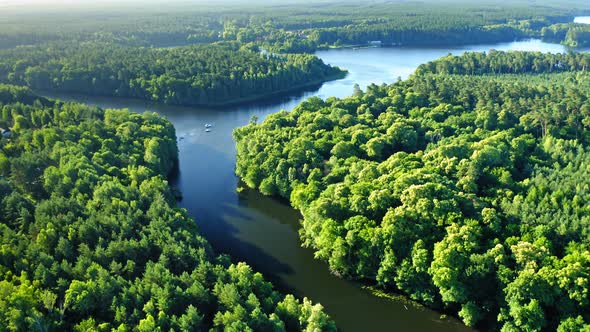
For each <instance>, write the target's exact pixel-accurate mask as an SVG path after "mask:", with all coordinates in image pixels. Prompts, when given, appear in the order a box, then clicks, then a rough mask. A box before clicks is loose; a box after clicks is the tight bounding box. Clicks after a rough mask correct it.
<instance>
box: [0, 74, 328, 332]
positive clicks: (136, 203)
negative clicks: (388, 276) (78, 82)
mask: <svg viewBox="0 0 590 332" xmlns="http://www.w3.org/2000/svg"><path fill="white" fill-rule="evenodd" d="M0 101H1V102H0V110H1V113H0V126H1V127H3V131H2V137H1V139H0V211H1V213H0V219H1V222H0V238H1V240H0V243H2V245H1V246H0V330H2V331H140V332H141V331H145V332H153V331H201V330H203V331H207V330H209V329H214V330H225V331H284V330H287V331H300V330H307V331H320V330H321V331H335V330H336V328H335V326H334V322H333V321H332V320H331V319H330V318H329V317H328V316H327V315H326V314H325V313H324V312H323V309H322V307H321V306H320V305H313V304H312V303H311V302H310V301H309V300H307V299H304V300H303V301H300V300H298V299H296V298H295V297H293V296H292V295H287V296H284V295H281V294H279V293H278V292H277V291H275V290H274V289H273V287H272V286H271V284H270V283H268V282H266V281H264V279H263V278H262V276H261V275H260V274H259V273H256V272H254V271H253V270H252V269H251V268H250V267H249V266H248V265H246V264H244V263H238V264H232V262H231V261H230V260H229V258H228V257H226V256H215V255H214V254H213V253H212V250H211V248H210V247H209V245H208V243H207V241H206V240H205V239H204V238H203V237H202V236H200V235H199V233H198V230H197V229H196V224H195V222H194V220H192V219H190V218H189V217H188V215H187V212H186V211H185V210H181V209H178V208H176V207H175V204H176V203H175V200H174V197H173V195H172V194H171V190H170V188H169V186H168V183H167V181H166V177H167V175H168V173H169V172H170V171H171V170H172V169H173V167H174V165H175V163H176V161H177V147H176V135H175V131H174V128H173V127H172V125H171V124H170V123H169V122H168V121H167V120H165V119H164V118H162V117H160V116H158V115H156V114H154V113H145V114H134V113H130V112H128V111H126V110H101V109H98V108H95V107H88V106H85V105H82V104H77V103H63V102H60V101H55V100H49V99H45V98H42V97H38V96H36V95H34V94H32V93H31V91H30V90H28V89H26V88H22V87H15V86H9V85H0Z"/></svg>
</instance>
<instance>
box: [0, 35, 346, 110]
mask: <svg viewBox="0 0 590 332" xmlns="http://www.w3.org/2000/svg"><path fill="white" fill-rule="evenodd" d="M343 74H344V73H343V72H342V71H341V70H339V69H338V68H333V67H331V66H328V65H326V64H324V62H323V61H322V60H320V59H318V58H317V57H316V56H313V55H305V54H289V55H275V54H270V53H265V52H259V51H258V49H256V48H254V49H248V48H245V47H242V48H239V47H238V45H237V44H236V43H232V44H223V45H196V46H186V47H178V48H171V49H155V48H141V47H123V46H119V45H117V44H111V43H83V44H81V45H78V44H75V43H53V44H47V45H43V46H29V47H24V46H23V47H17V48H14V49H8V50H2V51H0V82H4V83H12V84H18V85H28V86H30V87H32V88H34V89H40V90H49V91H61V92H75V93H83V94H89V95H103V96H120V97H132V98H141V99H147V100H153V101H159V102H164V103H168V104H183V105H219V104H228V103H235V102H238V101H243V100H250V99H254V98H260V97H264V96H268V95H271V94H274V93H278V92H284V91H286V90H292V89H295V88H298V87H299V88H300V87H302V86H306V85H309V84H311V83H313V84H318V83H321V82H324V81H326V80H329V79H334V78H337V77H341V76H342V75H343Z"/></svg>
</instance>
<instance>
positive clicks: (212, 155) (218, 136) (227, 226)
mask: <svg viewBox="0 0 590 332" xmlns="http://www.w3.org/2000/svg"><path fill="white" fill-rule="evenodd" d="M490 49H496V50H529V51H541V52H552V53H557V52H564V51H565V50H566V49H565V48H564V47H563V46H561V45H556V44H547V43H543V42H541V41H538V40H529V41H520V42H513V43H502V44H493V45H478V46H466V47H457V48H424V47H421V48H369V49H360V50H353V49H341V50H328V51H320V52H317V55H318V56H319V57H321V58H322V59H323V60H324V61H325V62H327V63H329V64H332V65H337V66H340V67H342V68H346V69H347V70H348V71H349V75H348V76H347V77H346V78H345V79H342V80H338V81H333V82H328V83H325V84H323V85H321V86H319V87H316V88H312V89H309V90H307V91H300V92H298V93H294V94H291V95H289V96H285V97H282V98H275V99H272V100H269V101H263V102H256V103H250V104H246V105H241V106H234V107H227V108H223V109H208V108H191V107H173V106H165V105H160V104H152V103H146V102H141V101H129V100H122V99H116V98H89V97H80V96H72V95H54V96H56V97H59V98H62V99H75V100H79V101H84V102H88V103H90V104H95V105H98V106H101V107H103V108H129V109H130V110H132V111H135V112H144V111H146V110H149V111H155V112H158V113H159V114H162V115H164V116H166V117H167V118H168V119H169V120H170V121H172V123H173V124H174V126H175V127H176V131H177V136H178V138H179V144H178V146H179V151H180V165H179V168H180V175H179V177H178V179H177V180H176V185H177V186H178V187H179V189H180V190H181V191H182V192H183V196H184V198H183V200H182V202H181V203H180V205H181V206H182V207H184V208H187V209H188V211H189V212H190V214H191V215H192V216H193V217H194V218H195V220H196V221H197V223H198V225H199V226H200V230H201V232H202V233H203V235H204V236H205V237H206V238H207V239H208V240H209V242H210V243H211V244H212V245H213V247H214V248H215V249H216V250H217V251H219V252H224V253H228V254H230V255H232V257H234V258H236V259H238V260H243V261H246V262H248V263H249V264H251V265H252V266H254V268H255V269H256V270H258V271H260V272H262V273H263V274H264V275H265V276H266V278H267V279H270V280H272V281H273V282H275V283H277V285H278V287H279V289H281V290H283V291H288V292H294V293H295V294H297V295H298V296H300V297H303V296H306V297H308V298H311V299H312V300H313V301H314V302H320V303H322V304H323V305H324V307H325V308H326V311H327V312H328V313H329V314H330V315H331V316H332V317H333V318H334V319H335V320H336V323H337V324H338V326H339V327H340V328H341V329H342V330H343V331H441V332H446V331H449V332H450V331H468V330H469V329H468V328H467V327H465V326H464V325H462V324H461V323H459V322H458V321H457V320H455V319H440V317H439V316H440V314H439V313H436V312H434V311H431V310H428V309H424V308H420V307H419V306H415V305H412V304H408V303H404V302H403V301H392V300H386V299H382V298H378V297H375V296H373V295H371V294H370V293H369V292H367V291H365V290H363V289H361V288H360V287H359V285H357V284H356V283H353V282H349V281H345V280H342V279H339V278H337V277H335V276H333V275H331V274H330V273H329V270H328V267H327V265H326V264H325V263H323V262H319V261H317V260H314V259H313V253H312V251H311V250H308V249H304V248H301V247H300V242H299V239H298V236H297V230H298V228H299V220H300V215H299V213H298V212H297V211H295V210H293V209H291V208H290V207H289V206H288V205H287V204H285V203H284V202H280V201H278V200H274V199H271V198H268V197H263V196H261V195H260V194H258V193H257V192H255V191H252V190H246V191H244V192H243V193H242V194H238V193H237V192H236V188H237V185H238V179H237V178H236V176H235V175H234V167H235V143H234V142H233V140H232V137H231V133H232V131H233V129H234V128H236V127H240V126H243V125H245V124H247V123H248V121H249V120H250V118H251V117H252V116H257V117H258V118H259V119H260V120H262V119H264V118H265V117H266V116H267V115H269V114H272V113H275V112H277V111H279V110H281V109H286V110H290V109H292V108H293V107H294V106H295V105H296V104H298V103H299V102H301V101H302V100H303V99H305V98H307V97H310V96H320V97H322V98H325V97H329V96H336V97H345V96H348V95H350V94H351V93H352V91H353V85H354V84H355V83H358V84H359V85H360V86H361V87H363V88H364V87H366V86H367V85H369V84H371V83H376V84H381V83H391V82H394V81H395V80H396V79H397V78H398V77H401V78H406V77H407V76H408V75H410V74H411V73H412V72H413V71H414V69H415V68H416V67H417V66H418V65H420V64H422V63H425V62H428V61H431V60H434V59H437V58H439V57H441V56H444V55H446V54H448V53H454V54H461V53H463V52H465V51H488V50H490ZM206 123H210V124H212V125H213V128H212V131H211V132H205V127H204V125H205V124H206Z"/></svg>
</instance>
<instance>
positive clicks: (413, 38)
mask: <svg viewBox="0 0 590 332" xmlns="http://www.w3.org/2000/svg"><path fill="white" fill-rule="evenodd" d="M85 6H88V7H89V8H86V7H85ZM119 7H121V6H119ZM122 7H125V8H117V7H113V6H111V7H109V6H105V7H104V8H95V7H92V5H91V4H86V5H78V6H75V5H73V6H69V7H67V8H64V7H59V6H57V7H56V8H52V9H51V10H46V13H43V12H39V11H31V10H23V9H22V8H21V9H19V8H18V7H17V8H6V9H3V12H4V13H3V14H4V16H3V17H2V18H3V19H2V20H1V21H0V31H1V32H0V48H10V47H14V46H17V45H26V44H39V43H44V42H47V41H55V40H78V41H111V42H117V43H121V44H125V45H133V46H177V45H184V44H192V43H211V42H216V41H239V42H241V43H249V42H255V43H257V44H260V45H264V47H265V48H266V49H269V50H273V51H275V52H277V51H285V52H311V51H313V50H315V49H317V48H318V47H327V46H338V45H342V44H365V43H367V42H368V41H372V40H381V41H383V42H385V43H390V44H400V43H401V44H406V45H410V44H414V45H415V44H420V45H424V44H428V45H432V44H444V45H449V44H469V43H485V42H495V41H512V40H514V39H516V38H522V37H539V36H540V33H541V29H542V28H544V27H548V26H550V25H552V24H555V23H567V22H571V21H572V20H573V17H574V16H575V15H580V14H583V13H588V12H590V4H589V3H588V2H586V1H582V0H537V1H527V0H515V1H510V2H505V3H503V4H502V6H498V5H497V3H494V2H493V1H485V0H484V1H477V2H473V1H467V0H444V1H433V0H427V1H401V0H394V1H371V0H369V1H363V2H362V3H359V2H358V1H350V0H346V1H332V0H330V1H315V2H310V1H307V2H301V1H299V2H293V1H291V2H289V1H288V2H280V3H277V1H265V2H262V1H251V2H250V3H244V2H241V3H228V2H227V1H220V3H219V4H217V3H216V5H211V4H207V3H199V4H197V5H190V4H182V3H171V4H170V6H168V7H167V8H162V7H161V6H153V5H152V4H150V3H146V4H145V5H143V6H138V7H137V8H136V7H134V6H133V5H131V4H129V5H127V6H122ZM55 13H59V15H55Z"/></svg>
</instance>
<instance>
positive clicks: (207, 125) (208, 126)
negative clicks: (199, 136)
mask: <svg viewBox="0 0 590 332" xmlns="http://www.w3.org/2000/svg"><path fill="white" fill-rule="evenodd" d="M211 127H213V125H211V124H210V123H207V124H205V128H211Z"/></svg>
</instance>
